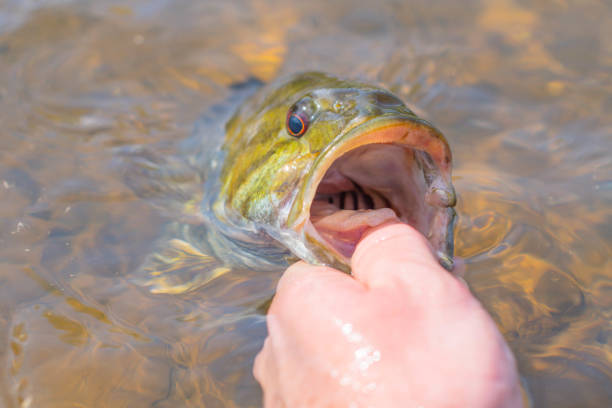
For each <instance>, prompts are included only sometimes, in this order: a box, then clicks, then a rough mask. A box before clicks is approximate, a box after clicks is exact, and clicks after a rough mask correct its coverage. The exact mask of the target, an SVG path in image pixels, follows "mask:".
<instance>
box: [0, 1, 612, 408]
mask: <svg viewBox="0 0 612 408" xmlns="http://www.w3.org/2000/svg"><path fill="white" fill-rule="evenodd" d="M356 4H357V3H355V2H349V1H336V2H327V1H319V0H316V1H309V2H293V1H286V0H285V1H263V0H251V1H242V2H239V1H231V2H230V1H223V2H221V1H219V2H200V1H195V0H192V1H189V0H181V1H170V0H155V1H144V0H123V1H111V0H109V1H93V0H90V1H76V0H72V1H71V0H47V1H32V0H4V1H2V2H0V120H1V122H0V123H1V124H2V126H1V127H0V406H3V407H7V408H13V407H150V406H155V407H175V406H185V407H202V406H206V407H216V406H227V407H248V406H259V405H260V398H261V395H260V390H259V388H258V386H257V384H256V383H255V380H254V379H253V377H252V375H251V365H252V361H253V358H254V355H255V353H256V352H257V350H258V349H259V348H260V347H261V344H262V341H263V339H264V337H265V333H266V331H265V320H264V317H263V316H262V315H261V314H259V313H258V312H257V311H256V308H257V307H258V306H259V305H260V304H261V303H262V302H264V301H265V300H266V299H268V298H269V297H270V296H271V294H272V293H273V289H274V285H275V282H276V280H277V279H278V276H279V273H280V272H279V271H269V272H267V273H262V272H258V273H255V272H252V271H247V270H236V271H233V272H232V273H230V274H227V275H225V276H223V277H222V278H219V279H217V280H216V281H214V282H213V283H212V284H210V285H207V286H206V287H204V288H202V289H200V290H196V291H193V292H189V293H185V294H179V295H152V294H150V293H147V292H146V291H144V290H142V289H141V288H139V287H137V286H135V285H132V284H130V282H129V280H130V277H131V276H132V275H133V274H134V273H135V271H137V269H138V267H139V265H140V264H141V263H142V261H143V259H144V258H145V257H146V256H147V255H148V254H149V253H151V251H152V250H154V245H155V242H157V241H158V240H161V239H163V238H164V234H167V231H168V225H170V224H171V223H172V222H173V221H174V219H173V215H172V211H162V210H160V205H161V204H163V203H167V202H168V200H166V199H167V197H165V196H164V195H165V194H167V191H166V190H164V188H156V186H155V184H154V183H152V184H147V183H146V180H143V179H136V180H140V181H139V183H142V185H140V186H138V185H137V186H134V185H131V186H130V187H128V183H126V178H128V177H127V176H129V174H127V175H126V174H125V166H124V165H123V164H124V163H125V157H127V156H130V155H133V154H148V153H147V152H151V154H154V155H156V156H157V157H164V156H165V155H171V154H173V153H176V152H177V149H178V146H179V144H180V142H181V141H182V140H185V139H186V138H188V137H189V136H190V135H191V134H193V132H194V128H195V127H196V125H197V124H198V123H202V120H203V119H202V118H203V117H207V118H209V119H208V120H210V118H213V121H214V118H215V117H219V118H221V117H224V116H225V115H227V114H228V112H224V111H223V112H218V115H217V116H215V112H216V111H214V110H213V111H212V114H211V107H213V106H218V105H219V104H221V106H228V105H227V104H225V105H224V102H225V101H227V100H231V97H232V94H233V93H234V92H235V91H234V90H233V89H232V88H231V85H232V84H236V83H241V82H244V81H247V80H249V79H250V78H257V79H259V80H261V81H264V82H266V81H269V80H272V79H274V78H276V77H278V76H280V75H285V74H288V73H291V72H295V71H303V70H309V69H316V70H322V71H327V72H330V73H333V74H337V75H341V76H348V77H354V78H360V79H364V80H367V81H371V82H373V83H377V84H380V85H382V86H384V87H387V88H389V89H391V90H393V91H394V92H396V93H397V94H398V95H400V96H402V97H403V98H404V99H405V100H406V101H408V104H409V106H411V107H412V108H413V109H414V110H415V111H416V112H417V113H418V114H419V115H421V116H423V117H426V118H428V119H429V120H431V121H432V122H433V123H435V124H436V125H437V126H438V127H439V128H440V129H442V130H443V131H444V133H445V134H446V136H447V138H448V139H449V142H450V144H451V147H452V149H453V152H454V157H455V161H456V165H455V172H454V175H455V187H456V189H457V191H458V194H459V202H458V212H459V216H460V218H459V223H458V227H457V231H456V234H457V253H458V255H460V256H462V257H464V258H465V259H466V263H467V267H468V269H467V276H466V279H467V281H468V282H469V284H470V286H471V288H472V290H473V292H474V293H475V295H476V296H477V297H478V298H479V299H481V301H482V302H483V303H484V305H485V306H486V308H487V309H488V310H489V312H490V313H491V314H492V316H493V317H494V319H495V321H496V322H497V323H498V325H499V328H500V330H501V331H502V333H503V334H504V336H505V338H506V339H507V341H508V342H509V344H510V346H511V347H512V349H513V350H514V352H515V354H516V356H517V359H518V363H519V369H520V372H521V374H522V376H523V379H524V382H525V388H526V389H527V391H528V392H529V394H530V395H531V398H532V400H533V404H534V406H536V407H555V408H557V407H603V406H609V405H610V404H611V403H612V346H611V343H612V325H611V323H610V322H611V319H612V280H611V277H612V268H611V262H610V253H612V251H611V238H612V229H611V227H610V225H612V216H611V211H610V208H611V205H610V204H611V200H610V199H611V198H612V177H611V173H612V171H611V170H612V165H611V158H610V157H611V149H610V148H611V144H612V143H611V140H612V138H611V134H612V117H611V116H610V112H612V97H611V95H612V92H611V91H612V75H611V73H612V42H610V41H609V39H610V38H612V8H611V7H610V5H609V4H606V2H599V1H564V0H556V1H531V2H526V1H519V0H516V1H511V0H491V1H484V0H483V1H462V2H456V1H450V0H446V1H436V2H430V1H425V0H415V1H409V2H403V1H391V0H389V1H383V2H376V4H374V3H372V5H369V6H368V5H362V6H359V7H357V6H356ZM213 124H214V123H213ZM214 125H217V127H220V126H222V123H217V124H214ZM213 133H214V132H212V133H211V137H213ZM211 145H212V141H211ZM143 152H144V153H143ZM176 182H177V183H182V185H185V186H187V187H186V190H187V191H189V188H191V187H193V188H194V189H197V187H198V185H199V184H198V183H199V182H200V181H199V180H198V179H197V177H194V178H189V177H187V178H184V179H179V180H176ZM134 187H136V188H134ZM138 187H141V188H140V189H139V188H138ZM157 187H159V186H157ZM135 191H140V192H145V193H146V194H136V193H135Z"/></svg>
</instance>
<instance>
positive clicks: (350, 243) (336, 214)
mask: <svg viewBox="0 0 612 408" xmlns="http://www.w3.org/2000/svg"><path fill="white" fill-rule="evenodd" d="M326 205H327V206H329V204H326V203H313V206H317V207H319V208H318V209H317V210H315V211H320V210H323V211H324V210H325V206H326ZM315 214H317V215H314V216H312V217H311V219H310V220H311V222H312V225H313V227H314V228H315V229H316V231H317V232H318V235H319V236H320V237H321V238H323V239H324V240H325V241H326V242H327V243H328V244H329V245H330V246H331V247H333V248H334V249H335V250H336V251H337V252H338V253H339V254H340V255H341V256H342V257H344V258H345V259H346V260H349V259H350V258H351V256H352V255H353V252H355V247H356V246H357V243H358V242H359V241H360V240H361V238H362V237H363V235H364V234H365V233H366V232H367V231H368V230H370V229H372V228H375V227H378V226H380V225H383V224H388V223H393V222H401V221H400V219H399V218H398V217H397V215H396V214H395V212H394V211H393V210H392V209H390V208H381V209H378V210H374V209H367V210H339V211H330V212H329V214H328V215H322V214H324V212H323V213H321V212H318V213H315Z"/></svg>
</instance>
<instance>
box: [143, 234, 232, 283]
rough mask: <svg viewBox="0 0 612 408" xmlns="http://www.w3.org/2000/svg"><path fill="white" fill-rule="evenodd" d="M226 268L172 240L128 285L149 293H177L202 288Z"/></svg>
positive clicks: (179, 241) (184, 243) (189, 245)
mask: <svg viewBox="0 0 612 408" xmlns="http://www.w3.org/2000/svg"><path fill="white" fill-rule="evenodd" d="M229 271H230V268H228V267H227V266H225V265H224V264H223V263H222V262H220V261H219V260H217V259H216V258H214V257H213V256H210V255H207V254H204V253H202V252H201V251H200V250H198V249H197V248H195V247H194V246H193V245H191V244H190V243H188V242H186V241H183V240H180V239H172V240H170V241H168V243H167V245H165V246H164V247H163V248H162V249H161V250H160V251H159V252H156V253H154V254H151V255H150V256H149V257H148V258H147V259H146V260H145V262H144V264H143V266H142V267H141V268H140V270H139V272H138V276H136V277H134V278H133V279H132V282H134V283H135V284H137V285H139V286H144V287H147V288H148V289H149V290H150V291H151V293H156V294H157V293H165V294H180V293H186V292H189V291H192V290H195V289H198V288H201V287H202V286H204V285H206V284H207V283H208V282H210V281H212V280H213V279H215V278H218V277H219V276H221V275H224V274H225V273H227V272H229Z"/></svg>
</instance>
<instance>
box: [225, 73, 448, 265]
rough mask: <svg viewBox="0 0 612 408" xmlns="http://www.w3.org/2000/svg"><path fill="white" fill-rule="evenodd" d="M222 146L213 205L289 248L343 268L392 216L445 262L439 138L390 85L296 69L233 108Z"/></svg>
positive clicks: (444, 146)
mask: <svg viewBox="0 0 612 408" xmlns="http://www.w3.org/2000/svg"><path fill="white" fill-rule="evenodd" d="M223 150H224V152H225V160H224V162H223V165H222V169H221V172H220V190H219V195H218V197H217V199H216V202H215V203H214V205H213V211H214V213H215V214H216V216H217V217H219V218H220V219H223V220H227V221H231V222H233V223H234V224H236V223H243V225H250V226H256V228H257V229H258V230H263V231H265V232H266V233H267V234H268V235H270V236H272V237H273V238H274V239H276V240H277V241H279V242H281V243H282V244H283V245H284V246H286V247H287V248H288V249H289V250H290V251H291V252H292V253H293V254H295V255H296V256H298V257H300V258H302V259H304V260H306V261H308V262H311V263H315V264H324V265H330V266H334V267H336V268H339V269H342V270H345V271H350V258H351V255H352V253H353V251H354V250H355V247H356V245H357V243H358V242H359V240H360V239H361V237H362V236H363V235H364V234H365V233H366V232H367V231H368V230H370V229H372V228H375V227H376V226H379V225H381V224H384V223H387V222H391V221H395V222H397V221H399V222H403V223H407V224H410V225H412V226H414V227H415V228H416V229H418V230H419V231H420V232H421V233H422V234H423V235H425V236H426V237H427V238H428V239H429V241H430V243H431V245H432V247H433V249H434V251H435V253H436V254H437V256H438V259H439V260H440V263H441V264H442V265H443V266H445V267H446V268H447V269H451V268H452V265H453V225H454V220H455V211H454V209H453V206H454V205H455V201H456V199H455V191H454V189H453V186H452V182H451V162H452V159H451V152H450V148H449V145H448V143H447V141H446V139H445V138H444V136H443V135H442V133H441V132H440V131H438V130H437V129H436V128H435V127H434V126H433V125H431V124H430V123H429V122H427V121H425V120H423V119H421V118H419V117H417V116H416V115H415V114H414V113H413V112H412V111H411V110H410V109H409V108H408V107H406V105H405V104H404V103H403V102H402V100H401V99H399V98H398V97H396V96H395V95H393V94H392V93H390V92H388V91H386V90H384V89H382V88H379V87H376V86H372V85H368V84H363V83H359V82H354V81H345V80H341V79H338V78H335V77H332V76H329V75H325V74H321V73H304V74H299V75H297V76H294V77H293V78H291V79H290V80H288V81H285V82H282V83H280V84H274V85H272V86H270V87H268V88H267V89H264V90H263V91H262V92H261V93H259V94H258V95H256V96H255V97H254V98H252V99H251V100H250V101H248V102H247V103H246V104H245V105H243V107H242V108H241V109H240V110H239V111H238V113H237V114H236V115H235V116H234V117H233V118H232V119H231V120H230V121H229V122H228V125H227V133H226V140H225V144H224V147H223ZM407 250H409V249H407Z"/></svg>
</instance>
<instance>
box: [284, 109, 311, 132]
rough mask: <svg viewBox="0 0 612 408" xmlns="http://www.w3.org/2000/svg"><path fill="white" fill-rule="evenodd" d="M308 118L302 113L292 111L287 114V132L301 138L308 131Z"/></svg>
mask: <svg viewBox="0 0 612 408" xmlns="http://www.w3.org/2000/svg"><path fill="white" fill-rule="evenodd" d="M308 122H309V120H308V116H307V115H306V114H305V113H304V112H301V111H298V112H295V111H294V110H290V111H289V112H288V113H287V123H286V124H287V131H288V132H289V134H290V135H291V136H293V137H301V136H302V135H303V134H304V133H306V130H307V129H308Z"/></svg>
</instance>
